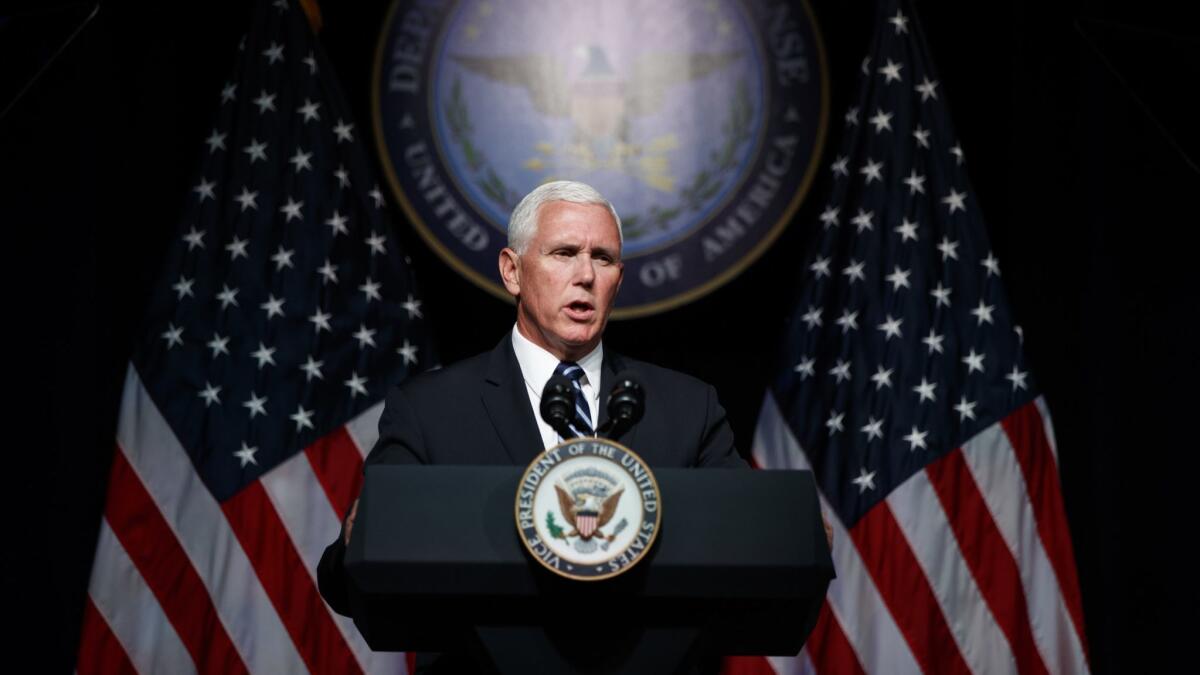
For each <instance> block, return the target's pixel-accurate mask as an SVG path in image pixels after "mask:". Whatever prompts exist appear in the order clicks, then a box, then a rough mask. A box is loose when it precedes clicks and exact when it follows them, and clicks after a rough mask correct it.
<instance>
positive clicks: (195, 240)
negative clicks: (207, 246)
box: [183, 227, 204, 251]
mask: <svg viewBox="0 0 1200 675" xmlns="http://www.w3.org/2000/svg"><path fill="white" fill-rule="evenodd" d="M183 240H184V241H186V242H187V247H188V250H189V251H190V250H192V249H194V248H196V247H197V246H199V247H200V248H204V233H203V232H201V231H200V230H197V229H196V228H194V227H193V228H192V229H191V230H189V231H188V233H187V234H185V235H183Z"/></svg>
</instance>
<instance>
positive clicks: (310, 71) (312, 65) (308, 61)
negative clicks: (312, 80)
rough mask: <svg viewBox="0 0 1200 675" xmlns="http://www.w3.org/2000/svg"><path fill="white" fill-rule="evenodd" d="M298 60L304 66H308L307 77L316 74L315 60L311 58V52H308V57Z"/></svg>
mask: <svg viewBox="0 0 1200 675" xmlns="http://www.w3.org/2000/svg"><path fill="white" fill-rule="evenodd" d="M300 60H301V61H303V62H304V65H306V66H308V74H309V75H316V74H317V60H316V59H315V58H313V53H312V52H309V53H308V56H306V57H304V58H303V59H300Z"/></svg>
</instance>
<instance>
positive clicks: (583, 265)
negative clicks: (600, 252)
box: [575, 255, 596, 286]
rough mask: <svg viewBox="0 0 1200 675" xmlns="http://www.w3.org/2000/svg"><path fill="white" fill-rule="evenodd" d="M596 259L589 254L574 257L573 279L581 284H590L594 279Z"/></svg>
mask: <svg viewBox="0 0 1200 675" xmlns="http://www.w3.org/2000/svg"><path fill="white" fill-rule="evenodd" d="M595 265H596V261H595V260H592V257H591V256H587V255H580V256H577V257H576V258H575V281H576V282H577V283H578V284H579V285H581V286H591V285H592V283H593V282H594V281H595V280H596V267H595Z"/></svg>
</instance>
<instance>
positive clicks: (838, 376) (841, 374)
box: [829, 359, 850, 384]
mask: <svg viewBox="0 0 1200 675" xmlns="http://www.w3.org/2000/svg"><path fill="white" fill-rule="evenodd" d="M829 374H830V375H832V376H833V378H834V379H835V380H837V382H838V384H841V383H842V382H844V381H847V380H849V379H850V362H849V361H843V360H842V359H838V362H837V365H835V366H834V367H832V368H830V369H829Z"/></svg>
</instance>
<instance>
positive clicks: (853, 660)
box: [804, 600, 867, 675]
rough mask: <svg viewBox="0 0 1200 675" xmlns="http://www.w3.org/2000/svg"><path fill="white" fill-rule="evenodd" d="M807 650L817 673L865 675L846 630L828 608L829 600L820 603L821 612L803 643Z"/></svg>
mask: <svg viewBox="0 0 1200 675" xmlns="http://www.w3.org/2000/svg"><path fill="white" fill-rule="evenodd" d="M804 648H805V649H807V650H808V658H810V659H812V662H813V668H815V669H816V670H817V672H818V673H834V674H836V675H843V674H844V675H866V672H867V671H865V670H863V667H862V664H860V663H859V662H858V654H855V653H854V647H853V646H852V645H851V644H850V640H848V639H846V632H845V631H843V630H842V625H841V624H840V623H838V620H837V618H836V617H835V616H834V615H833V610H831V609H830V608H829V601H828V600H826V601H825V602H824V603H822V604H821V613H820V614H818V615H817V625H816V626H814V627H813V632H812V634H811V635H809V636H808V641H807V642H805V643H804Z"/></svg>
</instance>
